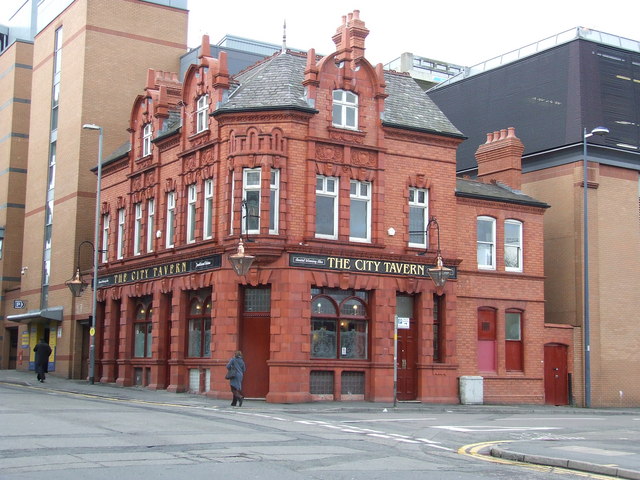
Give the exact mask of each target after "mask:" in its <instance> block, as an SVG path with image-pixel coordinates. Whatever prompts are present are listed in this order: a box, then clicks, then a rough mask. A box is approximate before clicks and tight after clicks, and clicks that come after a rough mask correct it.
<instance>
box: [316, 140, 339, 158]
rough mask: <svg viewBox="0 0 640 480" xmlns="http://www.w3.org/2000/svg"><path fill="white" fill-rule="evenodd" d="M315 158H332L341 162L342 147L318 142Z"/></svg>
mask: <svg viewBox="0 0 640 480" xmlns="http://www.w3.org/2000/svg"><path fill="white" fill-rule="evenodd" d="M316 158H317V159H318V160H332V161H336V162H342V158H343V155H342V148H341V147H337V146H335V145H326V144H322V143H319V144H317V145H316Z"/></svg>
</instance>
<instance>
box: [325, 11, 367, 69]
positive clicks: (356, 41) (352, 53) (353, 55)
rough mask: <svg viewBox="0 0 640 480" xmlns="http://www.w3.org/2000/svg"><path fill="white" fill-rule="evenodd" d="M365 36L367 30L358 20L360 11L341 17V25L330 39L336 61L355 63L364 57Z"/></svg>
mask: <svg viewBox="0 0 640 480" xmlns="http://www.w3.org/2000/svg"><path fill="white" fill-rule="evenodd" d="M367 35H369V30H368V29H367V27H365V26H364V22H363V21H362V20H360V10H354V11H353V13H350V14H349V15H347V16H343V17H342V25H341V26H340V27H338V29H337V30H336V33H335V35H334V36H333V37H332V38H333V43H335V44H336V52H337V55H336V60H337V61H343V60H351V61H356V60H360V59H361V58H362V57H364V39H365V38H367ZM354 66H355V65H354Z"/></svg>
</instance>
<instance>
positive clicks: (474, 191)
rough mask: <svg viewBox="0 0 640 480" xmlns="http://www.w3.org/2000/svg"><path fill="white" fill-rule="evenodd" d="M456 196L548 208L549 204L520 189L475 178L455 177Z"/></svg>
mask: <svg viewBox="0 0 640 480" xmlns="http://www.w3.org/2000/svg"><path fill="white" fill-rule="evenodd" d="M456 197H467V198H476V199H479V200H489V201H494V202H504V203H516V204H519V205H529V206H532V207H539V208H549V206H550V205H547V204H546V203H544V202H540V201H538V200H536V199H535V198H532V197H530V196H529V195H525V194H524V193H522V192H521V191H520V190H514V189H512V188H511V187H509V186H507V185H505V184H503V183H500V182H491V183H483V182H479V181H477V180H467V179H464V178H458V179H456Z"/></svg>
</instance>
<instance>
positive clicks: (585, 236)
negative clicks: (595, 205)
mask: <svg viewBox="0 0 640 480" xmlns="http://www.w3.org/2000/svg"><path fill="white" fill-rule="evenodd" d="M608 133H609V129H608V128H606V127H596V128H594V129H593V130H591V132H590V133H587V129H586V128H584V129H583V132H582V175H583V180H582V181H583V185H582V186H583V192H582V194H583V200H582V208H583V212H582V215H583V217H584V219H583V222H582V226H583V228H584V231H583V233H582V241H583V248H582V252H583V254H584V258H583V260H582V263H583V266H582V271H583V272H584V295H583V297H584V307H583V308H584V321H583V325H582V332H583V336H584V339H583V343H584V406H585V407H586V408H589V407H591V336H590V332H589V328H590V325H589V321H590V318H589V315H590V312H589V205H588V197H589V195H588V193H589V188H588V185H589V184H588V180H589V179H588V175H587V169H588V161H587V138H589V137H592V136H593V135H599V136H603V135H606V134H608Z"/></svg>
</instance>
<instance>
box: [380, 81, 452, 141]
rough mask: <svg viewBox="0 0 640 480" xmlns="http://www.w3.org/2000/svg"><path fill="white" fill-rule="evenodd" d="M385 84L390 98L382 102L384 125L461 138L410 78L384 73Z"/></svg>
mask: <svg viewBox="0 0 640 480" xmlns="http://www.w3.org/2000/svg"><path fill="white" fill-rule="evenodd" d="M384 80H385V82H386V84H387V89H386V91H387V93H388V94H389V96H388V97H387V98H386V99H385V101H384V107H385V111H384V118H383V122H382V123H383V124H385V125H389V126H397V127H400V128H403V127H405V128H407V127H408V128H413V129H418V130H426V131H430V132H437V133H442V134H445V135H454V136H459V137H462V138H464V135H463V134H462V132H460V130H458V129H457V128H456V127H455V126H454V125H453V124H452V123H451V122H450V121H449V119H448V118H447V117H446V116H445V114H444V113H442V111H441V110H440V108H439V107H438V106H437V105H436V104H435V103H433V101H432V100H431V99H430V98H429V97H428V96H427V95H426V94H425V93H424V91H423V90H422V89H421V88H420V86H419V85H418V84H417V83H416V81H415V80H414V79H413V78H411V77H410V76H409V75H403V74H398V73H394V72H385V74H384Z"/></svg>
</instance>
